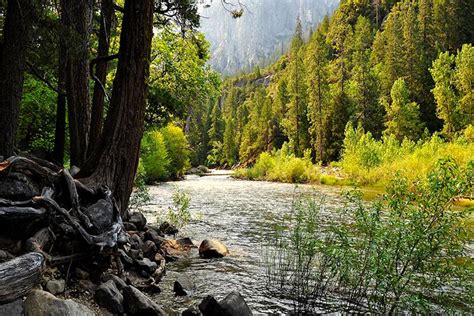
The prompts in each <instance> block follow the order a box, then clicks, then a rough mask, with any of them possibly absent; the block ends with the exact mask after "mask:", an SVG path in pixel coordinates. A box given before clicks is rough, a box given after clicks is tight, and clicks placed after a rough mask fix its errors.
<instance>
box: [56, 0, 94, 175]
mask: <svg viewBox="0 0 474 316" xmlns="http://www.w3.org/2000/svg"><path fill="white" fill-rule="evenodd" d="M91 8H92V3H91V1H90V0H61V11H62V12H61V20H62V24H63V27H64V32H62V36H63V38H62V40H63V41H64V45H65V46H66V52H67V62H66V92H67V105H68V116H69V137H70V144H69V145H70V156H71V165H75V166H78V167H81V166H82V165H83V164H84V162H85V160H86V157H87V144H88V140H89V127H90V121H91V109H90V100H89V58H88V56H89V38H90V24H91V23H90V20H91Z"/></svg>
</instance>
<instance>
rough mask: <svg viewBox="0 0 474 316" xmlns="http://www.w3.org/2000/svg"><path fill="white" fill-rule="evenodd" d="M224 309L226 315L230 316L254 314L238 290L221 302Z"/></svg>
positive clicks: (250, 315) (249, 315)
mask: <svg viewBox="0 0 474 316" xmlns="http://www.w3.org/2000/svg"><path fill="white" fill-rule="evenodd" d="M219 304H220V306H221V308H222V309H223V310H224V315H228V316H252V311H251V310H250V308H249V306H248V305H247V303H246V302H245V300H244V298H243V297H242V295H240V293H238V292H232V293H230V294H229V295H227V296H226V297H225V298H224V299H223V300H222V301H220V302H219Z"/></svg>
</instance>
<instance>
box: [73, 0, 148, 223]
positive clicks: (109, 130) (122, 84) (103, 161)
mask: <svg viewBox="0 0 474 316" xmlns="http://www.w3.org/2000/svg"><path fill="white" fill-rule="evenodd" d="M153 4H154V2H153V0H127V1H125V8H124V16H123V22H122V33H121V36H120V51H119V61H118V66H117V74H116V76H115V79H114V86H113V91H112V99H111V101H110V108H109V111H108V115H107V120H106V122H105V126H104V132H103V135H102V137H101V141H100V144H99V146H98V147H97V149H96V150H94V152H93V154H92V155H91V157H90V158H89V159H88V160H87V162H86V165H85V166H84V168H83V169H82V170H81V172H80V174H79V177H88V179H85V180H86V181H87V180H89V181H93V182H94V183H104V184H106V185H108V186H109V187H110V188H111V189H112V192H113V194H114V197H115V199H116V201H117V204H118V207H119V209H120V211H121V213H122V214H124V212H125V211H126V209H127V207H128V201H129V198H130V194H131V192H132V187H133V180H134V178H135V173H136V170H137V165H138V157H139V151H140V141H141V138H142V136H143V125H144V117H145V105H146V103H145V102H146V92H147V85H146V82H147V79H148V75H149V68H150V50H151V40H152V37H153Z"/></svg>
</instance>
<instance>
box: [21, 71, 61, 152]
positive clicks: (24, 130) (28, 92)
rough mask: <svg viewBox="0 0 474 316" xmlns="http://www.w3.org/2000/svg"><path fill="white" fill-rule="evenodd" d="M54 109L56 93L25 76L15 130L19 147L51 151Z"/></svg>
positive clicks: (54, 120) (54, 118) (54, 119)
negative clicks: (18, 118) (16, 129)
mask: <svg viewBox="0 0 474 316" xmlns="http://www.w3.org/2000/svg"><path fill="white" fill-rule="evenodd" d="M55 111H56V93H55V92H53V91H52V90H51V89H50V88H49V87H47V86H46V85H45V84H44V83H43V82H41V81H39V80H37V79H35V78H33V77H31V76H26V78H25V82H24V86H23V98H22V100H21V106H20V120H19V122H18V131H17V143H18V148H19V149H21V150H38V149H39V150H46V151H48V152H52V150H53V147H54V131H55V123H56V113H55Z"/></svg>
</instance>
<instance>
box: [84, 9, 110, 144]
mask: <svg viewBox="0 0 474 316" xmlns="http://www.w3.org/2000/svg"><path fill="white" fill-rule="evenodd" d="M113 17H114V3H113V1H112V0H102V5H101V14H100V31H99V47H98V50H97V56H98V57H103V56H107V55H108V54H109V47H110V30H111V27H112V19H113ZM95 69H96V71H95V77H96V79H97V80H99V81H100V82H101V83H102V87H101V85H100V84H98V83H97V82H96V83H95V85H94V93H93V95H92V117H91V127H90V136H89V149H88V151H89V153H92V151H93V150H94V149H95V147H96V146H97V143H98V141H99V139H100V135H101V133H102V124H103V116H104V97H105V94H104V91H103V89H102V88H103V87H105V82H106V77H107V61H99V62H98V63H97V64H96V68H95Z"/></svg>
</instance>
